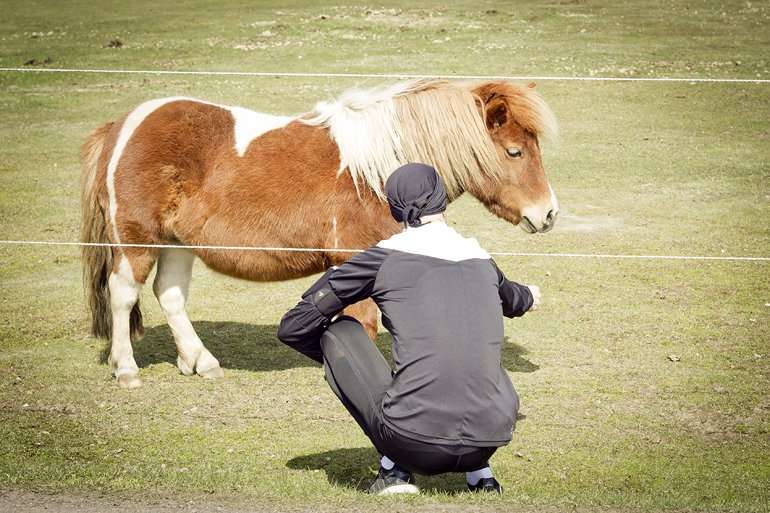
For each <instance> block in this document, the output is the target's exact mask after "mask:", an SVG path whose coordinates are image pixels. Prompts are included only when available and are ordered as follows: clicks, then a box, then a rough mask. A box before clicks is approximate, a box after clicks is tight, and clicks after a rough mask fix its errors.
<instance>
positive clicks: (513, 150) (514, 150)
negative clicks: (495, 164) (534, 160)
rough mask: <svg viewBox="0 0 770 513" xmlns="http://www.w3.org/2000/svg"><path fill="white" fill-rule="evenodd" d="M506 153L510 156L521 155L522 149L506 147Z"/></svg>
mask: <svg viewBox="0 0 770 513" xmlns="http://www.w3.org/2000/svg"><path fill="white" fill-rule="evenodd" d="M505 153H507V154H508V156H509V157H513V158H519V157H521V150H520V149H518V148H514V147H511V148H506V149H505Z"/></svg>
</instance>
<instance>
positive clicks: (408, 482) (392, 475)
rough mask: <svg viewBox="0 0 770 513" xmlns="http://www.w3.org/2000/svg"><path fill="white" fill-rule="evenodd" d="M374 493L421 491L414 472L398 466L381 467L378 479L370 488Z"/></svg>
mask: <svg viewBox="0 0 770 513" xmlns="http://www.w3.org/2000/svg"><path fill="white" fill-rule="evenodd" d="M368 492H369V493H371V494H372V495H393V494H396V493H420V489H419V488H417V487H416V486H415V485H414V478H413V477H412V474H411V473H409V472H407V471H406V470H402V469H400V468H398V467H393V468H392V469H390V470H385V469H384V468H382V467H380V471H379V473H378V474H377V479H375V480H374V482H373V483H372V484H371V486H370V487H369V490H368Z"/></svg>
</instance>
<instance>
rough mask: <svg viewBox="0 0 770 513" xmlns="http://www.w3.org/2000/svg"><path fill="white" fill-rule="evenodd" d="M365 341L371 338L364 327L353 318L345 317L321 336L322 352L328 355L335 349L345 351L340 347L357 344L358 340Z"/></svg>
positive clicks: (332, 324)
mask: <svg viewBox="0 0 770 513" xmlns="http://www.w3.org/2000/svg"><path fill="white" fill-rule="evenodd" d="M362 337H363V338H362ZM363 339H367V340H368V339H369V336H368V335H367V334H366V330H364V327H363V326H361V323H360V322H358V321H357V320H356V319H354V318H352V317H348V316H346V315H343V316H341V317H340V318H339V319H337V320H336V321H334V322H332V323H331V324H330V325H329V327H328V328H327V329H326V331H324V333H323V335H322V336H321V350H322V351H323V352H324V354H326V351H327V350H329V351H331V350H333V348H334V347H337V348H338V349H339V350H340V351H343V349H342V348H341V347H339V346H341V345H343V346H344V345H345V344H346V343H349V342H357V341H358V340H363Z"/></svg>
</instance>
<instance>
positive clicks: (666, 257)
mask: <svg viewBox="0 0 770 513" xmlns="http://www.w3.org/2000/svg"><path fill="white" fill-rule="evenodd" d="M0 245H5V246H10V245H27V246H80V247H83V246H96V247H110V248H118V247H119V248H149V249H206V250H211V251H287V252H301V253H309V252H324V253H361V252H363V251H365V250H363V249H354V248H291V247H273V246H207V245H186V244H125V243H111V242H70V241H47V240H0ZM489 254H490V255H492V256H507V257H555V258H597V259H628V260H712V261H736V262H770V256H711V255H626V254H610V253H536V252H519V251H489Z"/></svg>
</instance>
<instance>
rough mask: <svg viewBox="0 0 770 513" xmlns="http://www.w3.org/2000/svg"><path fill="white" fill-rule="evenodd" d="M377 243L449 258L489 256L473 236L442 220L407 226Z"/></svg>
mask: <svg viewBox="0 0 770 513" xmlns="http://www.w3.org/2000/svg"><path fill="white" fill-rule="evenodd" d="M377 246H378V247H380V248H386V249H395V250H397V251H403V252H404V253H412V254H415V255H424V256H429V257H433V258H440V259H442V260H449V261H452V262H460V261H462V260H469V259H471V258H481V259H485V260H487V259H489V258H491V257H490V256H489V253H487V252H486V251H484V249H483V248H482V247H481V246H479V243H478V241H477V240H476V239H474V238H465V237H463V236H462V235H460V234H459V233H457V232H456V231H455V230H454V228H451V227H450V226H449V225H447V224H446V223H445V222H443V221H432V222H430V223H428V224H425V225H423V226H419V227H417V228H412V227H411V226H408V227H407V228H406V230H404V231H403V232H401V233H397V234H395V235H393V236H392V237H390V238H389V239H385V240H383V241H380V242H379V243H378V244H377Z"/></svg>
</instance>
